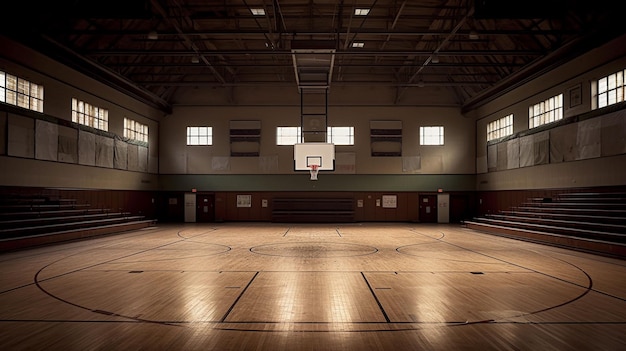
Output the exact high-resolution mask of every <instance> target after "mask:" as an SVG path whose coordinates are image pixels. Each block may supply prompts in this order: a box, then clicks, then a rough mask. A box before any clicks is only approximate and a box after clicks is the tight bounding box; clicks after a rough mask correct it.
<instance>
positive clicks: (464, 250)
mask: <svg viewBox="0 0 626 351" xmlns="http://www.w3.org/2000/svg"><path fill="white" fill-rule="evenodd" d="M0 267H1V268H0V269H1V271H0V273H2V274H1V276H0V345H3V349H6V350H26V349H27V350H96V349H98V350H129V349H136V350H140V349H141V350H144V349H145V350H304V351H309V350H321V349H323V350H538V349H541V350H565V349H589V350H591V349H593V350H618V349H626V343H625V341H624V340H625V339H624V338H623V335H624V332H626V262H624V261H622V260H616V259H611V258H607V257H599V256H594V255H590V254H587V253H581V252H575V251H568V250H564V249H559V248H556V247H549V246H542V245H538V244H534V243H529V242H523V241H516V240H512V239H507V238H502V237H497V236H490V235H487V234H484V233H479V232H474V231H472V230H469V229H466V228H464V227H462V226H460V225H431V224H415V223H346V224H341V223H338V224H297V223H289V224H281V223H219V224H217V223H210V224H194V223H185V224H160V225H158V226H155V227H154V228H151V229H150V230H139V231H132V232H127V233H123V234H119V235H112V236H106V237H101V238H93V239H90V240H85V241H79V242H68V243H62V244H57V245H53V246H47V247H40V248H33V249H28V250H21V251H16V252H7V253H3V254H0Z"/></svg>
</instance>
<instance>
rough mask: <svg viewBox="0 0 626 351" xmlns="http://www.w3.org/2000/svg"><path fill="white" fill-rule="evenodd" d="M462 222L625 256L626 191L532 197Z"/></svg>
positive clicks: (490, 231)
mask: <svg viewBox="0 0 626 351" xmlns="http://www.w3.org/2000/svg"><path fill="white" fill-rule="evenodd" d="M464 224H465V226H466V227H468V228H471V229H475V230H479V231H483V232H488V233H491V234H497V235H503V236H508V237H513V238H517V239H522V240H529V241H535V242H540V243H545V244H551V245H556V246H561V247H566V248H570V249H576V250H581V251H587V252H592V253H596V254H602V255H608V256H613V257H620V258H626V193H621V192H613V193H596V192H588V193H585V192H577V193H563V194H559V195H557V196H555V197H554V198H534V199H529V200H528V201H527V202H525V203H523V204H520V205H519V206H516V207H514V208H511V209H508V210H503V211H500V212H498V213H495V214H486V215H484V216H482V217H476V218H473V219H472V220H467V221H465V222H464Z"/></svg>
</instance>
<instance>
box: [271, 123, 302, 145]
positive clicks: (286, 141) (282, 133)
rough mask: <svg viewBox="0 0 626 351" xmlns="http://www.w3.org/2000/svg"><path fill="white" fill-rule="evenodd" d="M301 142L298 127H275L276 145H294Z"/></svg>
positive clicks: (300, 131) (300, 129)
mask: <svg viewBox="0 0 626 351" xmlns="http://www.w3.org/2000/svg"><path fill="white" fill-rule="evenodd" d="M301 140H302V128H300V127H276V145H294V144H297V143H299V142H300V141H301Z"/></svg>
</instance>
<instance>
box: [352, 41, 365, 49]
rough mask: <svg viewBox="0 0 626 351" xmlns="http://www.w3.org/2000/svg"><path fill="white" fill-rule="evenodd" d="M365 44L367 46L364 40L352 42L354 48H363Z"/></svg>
mask: <svg viewBox="0 0 626 351" xmlns="http://www.w3.org/2000/svg"><path fill="white" fill-rule="evenodd" d="M364 46H365V43H364V42H362V41H355V42H352V47H353V48H362V47H364Z"/></svg>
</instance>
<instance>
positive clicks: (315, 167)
mask: <svg viewBox="0 0 626 351" xmlns="http://www.w3.org/2000/svg"><path fill="white" fill-rule="evenodd" d="M318 168H319V165H310V166H309V172H311V180H317V172H318Z"/></svg>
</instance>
